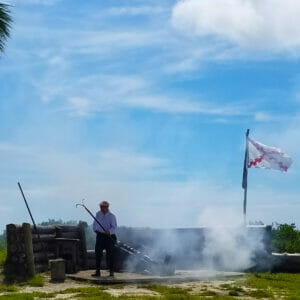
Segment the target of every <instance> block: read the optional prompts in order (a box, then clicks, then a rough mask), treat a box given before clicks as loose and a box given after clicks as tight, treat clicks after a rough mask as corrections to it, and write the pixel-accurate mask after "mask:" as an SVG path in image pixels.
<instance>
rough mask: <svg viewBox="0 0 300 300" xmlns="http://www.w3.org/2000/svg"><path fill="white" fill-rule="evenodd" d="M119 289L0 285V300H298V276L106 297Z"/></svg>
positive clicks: (39, 281) (38, 281)
mask: <svg viewBox="0 0 300 300" xmlns="http://www.w3.org/2000/svg"><path fill="white" fill-rule="evenodd" d="M43 284H44V277H43V276H42V275H38V276H37V278H34V279H32V280H30V281H27V282H26V284H25V285H30V286H43ZM116 287H117V288H119V289H123V288H124V286H123V285H119V286H90V287H79V288H69V289H65V290H61V291H58V292H53V293H43V292H32V293H17V292H16V291H17V287H16V286H5V285H0V294H1V293H4V292H5V293H6V294H5V295H0V300H2V299H16V300H19V299H25V300H34V299H45V298H54V297H55V298H56V299H59V297H60V296H61V298H62V297H63V295H65V294H70V297H71V298H70V299H82V300H83V299H85V300H87V299H89V300H96V299H102V300H117V299H118V300H158V299H159V300H198V299H199V300H202V299H212V300H215V299H217V300H222V299H224V300H233V299H241V297H246V298H249V297H251V298H255V299H262V298H264V299H278V298H282V299H288V300H300V274H272V273H258V274H248V275H247V276H245V277H244V278H242V279H241V278H239V279H235V280H234V282H230V283H228V284H227V283H225V284H221V285H219V286H216V289H214V290H210V289H209V288H210V285H209V284H207V285H203V287H202V288H201V290H200V291H198V294H192V293H191V292H192V291H193V290H192V289H191V288H182V287H178V286H170V285H160V284H145V285H138V288H143V289H148V290H151V291H154V292H156V293H157V295H143V296H142V295H140V296H139V295H122V296H118V297H116V296H113V295H111V294H110V293H109V289H115V288H116Z"/></svg>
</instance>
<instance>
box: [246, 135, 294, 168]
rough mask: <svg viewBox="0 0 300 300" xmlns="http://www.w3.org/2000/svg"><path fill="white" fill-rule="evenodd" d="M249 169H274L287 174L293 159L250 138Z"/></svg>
mask: <svg viewBox="0 0 300 300" xmlns="http://www.w3.org/2000/svg"><path fill="white" fill-rule="evenodd" d="M248 157H249V159H248V168H252V167H253V168H263V169H274V170H279V171H282V172H287V170H288V168H289V167H290V165H291V164H292V159H291V158H290V157H289V156H288V155H286V154H285V153H284V152H282V151H281V150H280V149H278V148H275V147H270V146H266V145H264V144H262V143H259V142H257V141H254V140H252V139H250V138H248Z"/></svg>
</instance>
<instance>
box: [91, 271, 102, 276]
mask: <svg viewBox="0 0 300 300" xmlns="http://www.w3.org/2000/svg"><path fill="white" fill-rule="evenodd" d="M92 276H93V277H101V273H100V271H96V272H95V273H93V274H92Z"/></svg>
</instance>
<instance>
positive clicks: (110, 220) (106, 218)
mask: <svg viewBox="0 0 300 300" xmlns="http://www.w3.org/2000/svg"><path fill="white" fill-rule="evenodd" d="M96 219H97V220H98V222H99V223H100V224H101V225H102V226H103V227H104V228H105V230H108V231H109V232H110V234H115V233H116V230H117V220H116V217H115V215H114V214H113V213H111V212H110V211H108V212H107V213H106V214H103V213H102V211H101V210H100V211H98V212H97V214H96ZM93 230H94V231H98V232H104V231H103V229H102V228H101V227H100V225H99V224H98V223H97V222H96V221H95V220H94V223H93Z"/></svg>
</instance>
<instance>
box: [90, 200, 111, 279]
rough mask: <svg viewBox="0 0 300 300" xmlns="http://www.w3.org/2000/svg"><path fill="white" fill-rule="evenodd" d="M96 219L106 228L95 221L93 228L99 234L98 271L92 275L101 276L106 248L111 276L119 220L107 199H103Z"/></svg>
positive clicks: (97, 244)
mask: <svg viewBox="0 0 300 300" xmlns="http://www.w3.org/2000/svg"><path fill="white" fill-rule="evenodd" d="M96 219H97V220H98V222H99V223H100V224H101V225H102V226H103V228H104V229H105V230H103V228H101V226H100V225H99V224H98V223H97V222H96V221H94V223H93V230H94V232H95V233H96V234H97V238H96V246H95V255H96V272H95V273H94V274H92V276H95V277H96V276H97V277H99V276H101V273H100V264H101V259H102V255H103V250H104V249H105V250H106V255H107V262H108V268H109V276H114V252H115V251H114V250H115V249H114V248H115V243H116V241H117V237H116V230H117V220H116V217H115V215H114V214H112V213H111V212H110V210H109V203H108V202H107V201H102V202H101V203H100V211H98V212H97V214H96Z"/></svg>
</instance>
